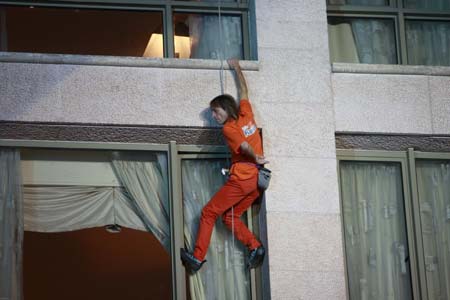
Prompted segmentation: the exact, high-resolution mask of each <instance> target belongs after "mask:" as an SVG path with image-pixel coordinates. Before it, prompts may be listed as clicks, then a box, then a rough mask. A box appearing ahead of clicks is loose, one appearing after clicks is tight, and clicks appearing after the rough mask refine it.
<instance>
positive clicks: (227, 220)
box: [194, 99, 263, 261]
mask: <svg viewBox="0 0 450 300" xmlns="http://www.w3.org/2000/svg"><path fill="white" fill-rule="evenodd" d="M223 135H224V136H225V139H226V141H227V144H228V146H229V148H230V150H231V161H232V166H231V169H230V177H229V179H228V181H227V182H226V183H225V185H224V186H223V187H222V188H221V189H220V190H219V191H218V192H217V193H216V194H215V195H214V196H213V197H212V198H211V200H210V201H209V202H208V204H206V205H205V207H204V208H203V210H202V215H201V218H200V226H199V230H198V233H197V241H196V243H195V249H194V256H195V257H196V258H197V259H199V260H200V261H203V260H204V259H205V256H206V252H207V251H208V247H209V243H210V240H211V234H212V230H213V227H214V224H215V222H216V220H217V218H218V217H219V216H221V215H222V220H223V222H224V224H225V225H226V226H227V227H228V228H229V229H230V230H233V227H234V232H233V234H234V235H235V236H236V238H237V239H238V240H239V241H241V242H242V243H243V244H244V245H245V246H247V248H248V249H249V250H253V249H255V248H257V247H259V246H260V245H261V243H260V242H259V241H258V240H257V239H256V237H255V236H254V235H253V233H251V232H250V230H248V228H247V226H246V225H245V224H244V222H242V221H241V219H240V217H241V215H242V214H243V213H244V212H245V211H246V210H247V209H248V208H249V207H250V206H251V205H252V203H253V202H254V201H255V200H256V199H258V197H259V195H260V192H259V190H258V188H257V180H258V169H257V167H256V165H255V164H254V162H252V161H251V160H250V159H249V158H248V157H247V156H245V155H244V154H243V153H241V152H240V146H241V144H242V143H243V142H244V141H247V142H248V143H249V144H250V146H251V147H252V148H253V151H254V152H255V154H256V155H261V156H262V155H263V151H262V142H261V135H260V134H259V129H258V128H257V127H256V123H255V120H254V117H253V112H252V108H251V105H250V102H249V101H248V100H246V99H243V100H241V101H240V104H239V117H238V119H237V120H234V119H230V120H228V121H227V122H226V123H225V124H224V126H223ZM232 207H234V209H233V213H232V210H231V208H232ZM233 223H234V224H233ZM233 225H234V226H233Z"/></svg>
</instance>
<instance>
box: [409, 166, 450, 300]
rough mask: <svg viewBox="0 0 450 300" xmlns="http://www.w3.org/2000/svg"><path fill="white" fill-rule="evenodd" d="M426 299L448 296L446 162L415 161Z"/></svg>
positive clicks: (449, 182) (449, 171)
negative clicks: (426, 291) (426, 290)
mask: <svg viewBox="0 0 450 300" xmlns="http://www.w3.org/2000/svg"><path fill="white" fill-rule="evenodd" d="M416 170H417V187H418V193H419V202H420V222H421V225H422V238H423V248H424V255H425V269H426V282H427V289H428V297H429V299H450V162H449V161H428V160H419V161H417V163H416Z"/></svg>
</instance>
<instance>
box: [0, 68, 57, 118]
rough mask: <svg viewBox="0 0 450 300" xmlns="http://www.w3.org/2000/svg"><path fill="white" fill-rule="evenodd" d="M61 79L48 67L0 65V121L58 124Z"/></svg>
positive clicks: (54, 70)
mask: <svg viewBox="0 0 450 300" xmlns="http://www.w3.org/2000/svg"><path fill="white" fill-rule="evenodd" d="M62 80H64V78H63V77H62V74H61V73H60V72H59V69H58V68H55V67H54V66H52V65H42V66H41V65H34V64H20V63H0V119H1V120H5V121H6V120H7V121H22V120H27V121H28V120H30V121H59V120H60V119H61V118H60V110H61V108H62V102H61V98H62V91H61V89H60V85H59V83H60V82H61V81H62Z"/></svg>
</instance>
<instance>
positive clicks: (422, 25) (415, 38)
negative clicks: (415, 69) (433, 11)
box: [406, 21, 450, 66]
mask: <svg viewBox="0 0 450 300" xmlns="http://www.w3.org/2000/svg"><path fill="white" fill-rule="evenodd" d="M406 43H407V47H408V63H409V64H414V65H435V66H450V23H448V22H436V21H432V22H426V21H407V22H406Z"/></svg>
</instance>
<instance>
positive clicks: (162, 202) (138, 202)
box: [112, 152, 170, 252]
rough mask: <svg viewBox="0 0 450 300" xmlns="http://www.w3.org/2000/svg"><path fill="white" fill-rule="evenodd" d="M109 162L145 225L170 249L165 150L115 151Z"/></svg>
mask: <svg viewBox="0 0 450 300" xmlns="http://www.w3.org/2000/svg"><path fill="white" fill-rule="evenodd" d="M112 164H113V167H114V171H115V173H116V175H117V177H118V178H119V180H120V182H121V183H122V185H123V186H124V188H125V189H126V191H127V193H128V195H129V197H128V199H129V203H130V205H131V206H132V207H133V210H134V212H135V213H136V214H137V215H138V216H139V218H140V219H141V221H142V223H143V224H144V226H145V228H146V229H147V230H148V231H149V232H151V233H153V235H154V236H155V237H156V238H157V239H158V240H159V242H160V243H161V244H162V245H163V247H164V248H165V249H166V250H167V251H168V252H169V251H170V220H169V184H168V177H167V157H166V155H165V154H140V155H138V154H136V153H133V154H129V153H123V152H120V153H119V152H116V153H114V155H113V160H112Z"/></svg>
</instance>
